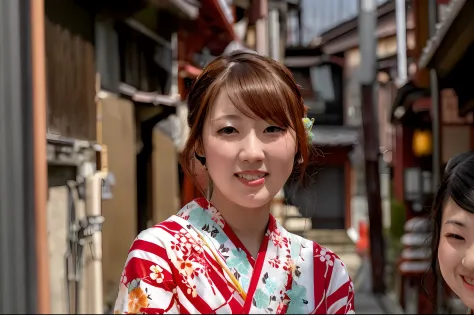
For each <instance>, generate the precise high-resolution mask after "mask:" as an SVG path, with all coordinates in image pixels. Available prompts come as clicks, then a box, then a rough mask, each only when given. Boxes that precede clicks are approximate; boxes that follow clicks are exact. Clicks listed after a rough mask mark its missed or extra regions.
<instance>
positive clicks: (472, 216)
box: [443, 198, 474, 226]
mask: <svg viewBox="0 0 474 315" xmlns="http://www.w3.org/2000/svg"><path fill="white" fill-rule="evenodd" d="M447 220H457V221H461V222H463V223H465V224H468V225H471V226H474V213H471V212H469V211H467V210H464V209H463V208H461V207H460V206H459V205H458V204H457V203H455V202H454V201H453V200H452V199H451V198H449V199H448V202H447V203H446V205H445V206H444V208H443V221H447Z"/></svg>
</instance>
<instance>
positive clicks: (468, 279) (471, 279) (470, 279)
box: [462, 276, 474, 286]
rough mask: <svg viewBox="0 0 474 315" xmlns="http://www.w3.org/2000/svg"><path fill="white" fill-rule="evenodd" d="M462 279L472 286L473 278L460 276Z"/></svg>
mask: <svg viewBox="0 0 474 315" xmlns="http://www.w3.org/2000/svg"><path fill="white" fill-rule="evenodd" d="M462 279H463V280H464V282H465V283H466V284H469V285H472V286H474V278H468V277H465V276H462Z"/></svg>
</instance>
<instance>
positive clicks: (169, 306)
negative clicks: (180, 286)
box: [114, 228, 179, 314]
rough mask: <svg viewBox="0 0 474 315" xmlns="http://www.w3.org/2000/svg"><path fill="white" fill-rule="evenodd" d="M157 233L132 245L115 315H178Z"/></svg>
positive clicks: (173, 287) (144, 234)
mask: <svg viewBox="0 0 474 315" xmlns="http://www.w3.org/2000/svg"><path fill="white" fill-rule="evenodd" d="M157 230H158V229H153V228H152V229H148V230H145V231H143V232H142V233H140V235H139V236H138V237H137V238H136V239H135V241H134V242H133V244H132V246H131V248H130V251H129V254H128V257H127V260H126V263H125V267H124V270H123V272H122V277H121V279H120V284H119V293H118V297H117V300H116V302H115V308H114V313H115V314H179V307H178V304H177V298H176V285H175V281H174V279H173V273H172V270H171V266H170V264H169V263H168V255H167V252H166V249H165V248H164V246H162V245H163V243H162V242H161V241H160V237H159V234H158V233H159V232H158V231H157Z"/></svg>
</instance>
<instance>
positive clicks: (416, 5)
mask: <svg viewBox="0 0 474 315" xmlns="http://www.w3.org/2000/svg"><path fill="white" fill-rule="evenodd" d="M428 2H429V1H423V0H415V1H412V10H413V19H414V21H415V30H414V32H415V48H414V49H413V57H414V58H415V60H416V61H417V63H418V59H419V58H420V56H421V53H422V51H423V48H424V47H425V45H426V42H427V40H428V38H429V23H428V14H427V12H428V5H429V4H428ZM414 81H415V84H416V85H417V86H419V87H423V88H429V86H430V73H429V70H428V69H426V68H424V69H418V71H417V73H416V75H415V80H414Z"/></svg>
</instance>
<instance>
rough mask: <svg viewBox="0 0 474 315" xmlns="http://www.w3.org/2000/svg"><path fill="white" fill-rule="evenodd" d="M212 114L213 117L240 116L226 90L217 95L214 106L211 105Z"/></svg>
mask: <svg viewBox="0 0 474 315" xmlns="http://www.w3.org/2000/svg"><path fill="white" fill-rule="evenodd" d="M210 114H211V117H215V116H216V115H222V114H232V115H237V114H239V111H238V109H237V108H236V107H235V105H234V104H232V101H231V100H230V98H229V95H228V94H227V92H226V91H225V90H221V91H220V92H219V94H217V97H216V98H215V100H214V102H213V104H211V108H210Z"/></svg>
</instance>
